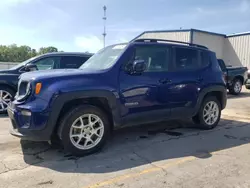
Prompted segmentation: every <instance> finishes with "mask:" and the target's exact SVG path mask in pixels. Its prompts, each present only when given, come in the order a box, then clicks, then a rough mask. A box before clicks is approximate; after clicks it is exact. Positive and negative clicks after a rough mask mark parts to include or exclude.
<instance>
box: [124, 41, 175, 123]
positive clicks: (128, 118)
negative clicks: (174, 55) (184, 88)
mask: <svg viewBox="0 0 250 188" xmlns="http://www.w3.org/2000/svg"><path fill="white" fill-rule="evenodd" d="M130 51H132V53H130V54H128V55H129V57H128V58H126V59H129V60H128V62H125V68H124V69H126V66H128V67H130V64H131V63H132V62H133V61H134V60H144V62H145V63H146V65H147V68H146V70H145V72H143V73H141V74H129V73H128V72H127V71H126V70H121V72H120V78H119V80H120V81H119V83H120V96H121V101H122V104H121V106H122V109H121V116H122V121H123V123H124V124H142V123H148V122H155V121H160V120H163V119H166V118H168V117H169V115H170V107H169V97H168V87H169V83H168V81H167V80H168V70H169V63H170V54H171V53H170V51H171V48H170V47H168V46H167V45H165V44H148V45H140V44H137V45H134V46H133V47H132V49H130Z"/></svg>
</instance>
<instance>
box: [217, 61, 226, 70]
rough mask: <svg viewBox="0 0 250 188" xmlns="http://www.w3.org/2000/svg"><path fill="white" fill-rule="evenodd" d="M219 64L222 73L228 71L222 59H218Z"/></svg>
mask: <svg viewBox="0 0 250 188" xmlns="http://www.w3.org/2000/svg"><path fill="white" fill-rule="evenodd" d="M218 63H219V66H220V68H221V70H222V71H225V70H226V69H227V68H226V65H225V63H224V61H223V60H222V59H218Z"/></svg>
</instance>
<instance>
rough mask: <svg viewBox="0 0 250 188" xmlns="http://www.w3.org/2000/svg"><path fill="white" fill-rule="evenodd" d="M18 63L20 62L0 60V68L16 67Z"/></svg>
mask: <svg viewBox="0 0 250 188" xmlns="http://www.w3.org/2000/svg"><path fill="white" fill-rule="evenodd" d="M17 64H19V63H17V62H0V70H4V69H9V68H11V67H14V66H15V65H17Z"/></svg>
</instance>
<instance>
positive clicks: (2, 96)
mask: <svg viewBox="0 0 250 188" xmlns="http://www.w3.org/2000/svg"><path fill="white" fill-rule="evenodd" d="M91 56H92V54H88V53H68V52H55V53H47V54H43V55H40V56H36V57H33V58H31V59H28V60H26V61H24V62H22V63H20V64H18V65H16V66H14V67H12V68H11V69H8V70H0V113H1V112H5V111H6V109H7V105H8V103H9V102H10V101H12V99H13V97H14V95H15V93H16V91H17V83H18V77H19V76H20V75H21V74H22V73H25V72H30V71H35V70H48V69H72V68H73V69H75V68H79V67H80V66H81V65H82V64H83V63H84V62H85V61H87V60H88V59H89V58H90V57H91Z"/></svg>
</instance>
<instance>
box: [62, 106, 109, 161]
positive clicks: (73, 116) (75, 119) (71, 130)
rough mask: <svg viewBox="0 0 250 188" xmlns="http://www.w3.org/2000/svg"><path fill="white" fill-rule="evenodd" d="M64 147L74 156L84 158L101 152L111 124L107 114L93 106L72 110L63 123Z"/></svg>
mask: <svg viewBox="0 0 250 188" xmlns="http://www.w3.org/2000/svg"><path fill="white" fill-rule="evenodd" d="M61 126H62V131H61V139H62V145H63V146H64V148H65V150H66V151H69V152H70V153H72V154H73V155H76V156H82V155H85V154H91V153H94V152H97V151H99V150H100V149H101V148H102V147H103V146H104V144H105V142H106V140H107V138H108V136H109V133H110V123H109V121H108V118H107V116H106V114H105V113H104V112H103V111H101V110H100V109H99V108H97V107H95V106H91V105H82V106H78V107H76V108H74V109H73V110H71V111H70V112H69V113H68V114H67V115H66V116H65V117H64V118H63V119H62V121H61Z"/></svg>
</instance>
